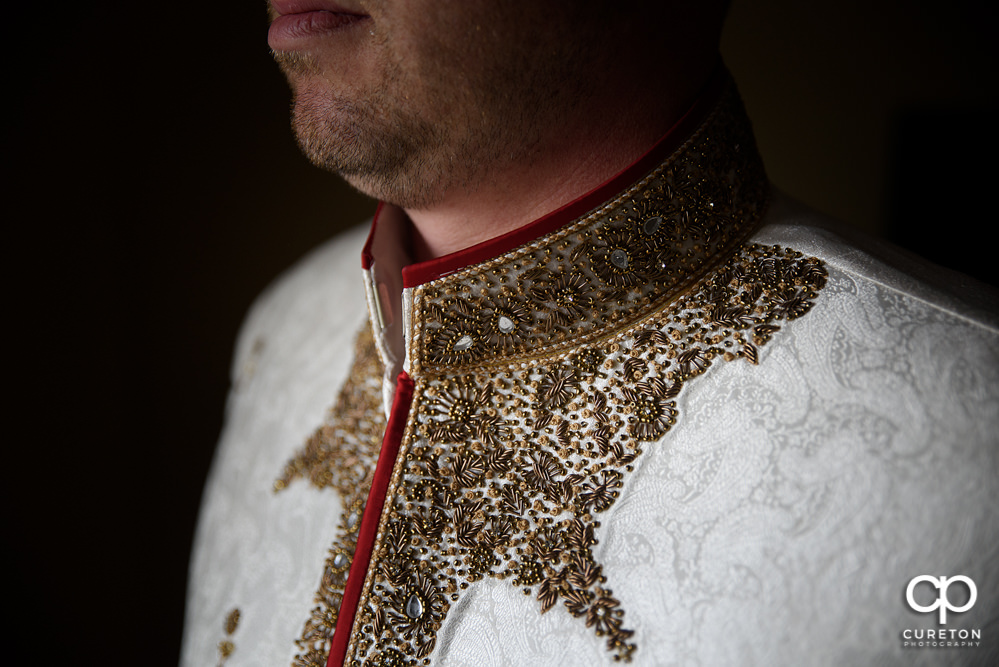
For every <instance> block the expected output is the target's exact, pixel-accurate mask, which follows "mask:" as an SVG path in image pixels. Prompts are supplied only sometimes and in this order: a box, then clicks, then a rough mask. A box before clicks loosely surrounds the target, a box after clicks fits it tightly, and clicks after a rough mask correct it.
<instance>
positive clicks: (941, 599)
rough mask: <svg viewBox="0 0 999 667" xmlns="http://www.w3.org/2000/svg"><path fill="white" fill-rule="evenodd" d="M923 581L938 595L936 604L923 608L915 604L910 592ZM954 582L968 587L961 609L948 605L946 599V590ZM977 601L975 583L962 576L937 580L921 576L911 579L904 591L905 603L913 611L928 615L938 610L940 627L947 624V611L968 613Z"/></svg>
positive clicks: (928, 576)
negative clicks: (965, 600)
mask: <svg viewBox="0 0 999 667" xmlns="http://www.w3.org/2000/svg"><path fill="white" fill-rule="evenodd" d="M924 581H925V582H928V583H930V584H931V585H933V586H934V587H935V588H936V589H937V591H939V593H938V594H937V600H936V602H934V603H933V604H931V605H927V606H925V607H924V606H923V605H920V604H917V603H916V601H915V599H913V597H912V591H914V590H915V588H916V586H918V585H919V584H920V583H922V582H924ZM955 581H961V582H964V585H965V586H967V587H968V601H967V602H966V603H965V604H964V606H963V607H955V606H954V605H952V604H951V603H950V600H948V599H947V588H948V587H950V585H951V584H952V583H954V582H955ZM977 599H978V588H976V587H975V582H973V581H972V580H971V579H969V578H968V577H966V576H964V575H963V574H959V575H958V576H956V577H940V578H939V579H938V578H936V577H931V576H930V575H928V574H921V575H919V576H918V577H913V578H912V580H911V581H909V585H908V586H907V587H906V589H905V601H906V602H908V603H909V606H910V607H912V608H913V609H914V610H916V611H918V612H921V613H923V614H928V613H930V612H931V611H933V610H935V609H939V610H940V625H944V624H945V623H947V611H948V610H949V611H953V612H957V613H961V612H962V611H968V610H969V609H971V608H972V607H974V606H975V600H977Z"/></svg>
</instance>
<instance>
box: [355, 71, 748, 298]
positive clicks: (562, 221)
mask: <svg viewBox="0 0 999 667" xmlns="http://www.w3.org/2000/svg"><path fill="white" fill-rule="evenodd" d="M728 81H729V75H728V72H727V71H726V70H725V69H724V68H723V67H719V68H718V69H717V70H716V71H715V73H714V74H713V75H712V77H711V79H710V80H709V81H708V83H707V85H706V86H705V87H704V90H703V91H702V93H701V94H700V96H699V97H698V98H697V101H695V102H694V104H693V105H692V106H691V107H690V109H688V110H687V113H685V114H684V115H683V117H681V118H680V120H678V121H677V122H676V124H674V125H673V127H671V128H670V129H669V131H668V132H667V133H666V134H665V135H664V136H663V137H662V138H661V139H660V140H659V141H658V142H656V144H655V145H654V146H652V148H650V149H649V150H648V151H647V152H646V153H645V154H644V155H643V156H641V157H640V158H638V160H636V161H635V162H634V163H632V164H631V165H630V166H628V167H626V168H625V169H624V170H623V171H621V172H620V173H619V174H617V175H616V176H614V177H612V178H611V179H610V180H608V181H606V182H605V183H604V184H603V185H600V186H598V187H597V188H595V189H594V190H591V191H590V192H588V193H586V194H585V195H583V196H581V197H580V198H579V199H576V200H575V201H572V202H569V203H568V204H566V205H565V206H563V207H561V208H558V209H556V210H554V211H552V212H551V213H548V214H547V215H545V216H543V217H541V218H538V219H537V220H535V221H534V222H531V223H528V224H526V225H524V226H522V227H518V228H517V229H514V230H513V231H510V232H507V233H506V234H503V235H502V236H497V237H496V238H493V239H489V240H488V241H483V242H482V243H478V244H476V245H474V246H471V247H469V248H465V249H464V250H459V251H457V252H453V253H451V254H448V255H444V256H443V257H438V258H436V259H431V260H428V261H426V262H420V263H418V264H410V265H409V266H405V267H403V268H402V284H403V287H404V288H406V287H418V286H419V285H422V284H424V283H428V282H430V281H431V280H436V279H437V278H441V277H443V276H446V275H448V274H451V273H454V272H456V271H460V270H462V269H464V268H465V267H468V266H471V265H474V264H478V263H480V262H485V261H487V260H490V259H492V258H494V257H498V256H500V255H502V254H504V253H506V252H509V251H511V250H513V249H514V248H517V247H520V246H522V245H524V244H526V243H530V242H531V241H533V240H535V239H538V238H540V237H542V236H545V235H547V234H551V233H552V232H554V231H556V230H558V229H560V228H561V227H563V226H565V225H567V224H569V223H570V222H573V221H574V220H578V219H579V218H581V217H582V216H584V215H585V214H586V213H589V212H590V211H592V210H593V209H595V208H597V207H598V206H600V205H601V204H603V203H604V202H606V201H608V200H609V199H611V198H612V197H613V196H614V195H616V194H617V193H619V192H622V191H624V190H625V189H626V188H627V187H628V186H630V185H631V184H633V183H635V182H637V181H638V180H639V179H641V178H642V177H643V176H645V175H646V174H648V173H649V172H650V171H652V170H653V169H654V168H655V167H657V166H658V165H659V164H661V163H662V162H663V161H664V160H666V158H667V157H669V156H670V155H671V154H672V153H673V152H675V151H676V150H677V149H678V148H680V147H681V146H682V145H683V143H684V142H685V141H687V139H689V138H690V136H691V135H692V134H693V133H694V131H695V130H696V129H697V128H698V127H699V126H700V124H701V123H702V122H703V121H704V119H705V118H707V116H708V115H709V114H710V113H711V110H712V109H713V108H714V107H715V105H716V104H717V103H718V99H719V98H720V97H721V94H722V92H723V91H724V90H725V86H726V84H727V83H728ZM385 208H386V205H385V204H384V203H381V202H380V203H379V204H378V208H377V209H376V211H375V217H374V220H373V221H372V224H371V232H370V233H369V234H368V240H367V242H366V243H365V244H364V250H363V251H362V253H361V266H362V267H363V268H364V269H365V270H369V269H370V268H371V267H372V265H373V264H374V255H373V254H372V250H371V248H372V245H373V244H374V239H375V229H376V228H377V226H378V219H379V216H380V215H381V214H382V211H383V210H384V209H385Z"/></svg>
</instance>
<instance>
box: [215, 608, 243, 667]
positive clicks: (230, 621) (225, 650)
mask: <svg viewBox="0 0 999 667" xmlns="http://www.w3.org/2000/svg"><path fill="white" fill-rule="evenodd" d="M238 626H239V609H233V610H232V611H230V612H229V613H228V614H227V615H226V617H225V625H224V626H223V629H224V630H225V634H226V636H227V637H232V635H233V633H235V632H236V628H237V627H238ZM235 650H236V645H235V644H233V643H232V639H223V640H222V641H220V642H219V662H218V667H222V665H224V664H225V661H226V660H228V659H229V656H231V655H232V654H233V652H234V651H235Z"/></svg>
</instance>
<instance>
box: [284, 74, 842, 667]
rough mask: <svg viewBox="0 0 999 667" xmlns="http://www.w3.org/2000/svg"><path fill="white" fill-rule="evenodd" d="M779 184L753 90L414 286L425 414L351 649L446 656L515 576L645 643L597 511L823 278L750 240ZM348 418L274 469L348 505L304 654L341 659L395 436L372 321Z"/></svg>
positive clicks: (395, 483)
mask: <svg viewBox="0 0 999 667" xmlns="http://www.w3.org/2000/svg"><path fill="white" fill-rule="evenodd" d="M767 193H768V186H767V183H766V178H765V175H764V173H763V170H762V166H761V164H760V162H759V158H758V156H757V155H756V151H755V147H754V145H753V139H752V135H751V132H750V130H749V127H748V122H747V121H746V120H745V116H744V112H743V111H742V109H741V103H740V102H739V101H738V97H737V95H736V94H735V92H734V90H732V91H729V93H728V94H727V98H726V99H724V100H723V102H722V103H720V105H719V108H718V109H717V110H716V111H715V113H714V114H713V115H712V117H711V118H710V119H709V120H708V121H707V122H706V123H705V124H704V125H703V126H702V128H701V129H700V130H699V131H698V132H697V133H696V134H695V135H694V136H693V137H692V138H691V139H690V140H689V141H688V142H687V143H686V144H685V145H684V146H683V147H682V148H681V149H680V150H679V151H677V153H676V154H675V155H674V156H671V157H670V159H668V160H667V161H666V162H665V163H664V164H663V165H661V166H660V167H659V168H658V169H656V170H655V171H653V172H652V173H651V174H650V175H649V176H648V177H646V178H645V179H643V180H642V181H641V182H639V183H638V184H636V185H635V186H633V187H632V188H630V189H629V190H628V191H626V192H625V193H623V194H622V195H620V196H618V197H616V198H615V199H613V200H612V201H610V202H608V203H607V204H606V205H604V206H602V207H600V208H599V209H597V210H595V211H594V212H592V213H591V214H589V215H587V216H584V217H583V218H581V219H580V220H578V221H577V222H575V223H572V224H570V225H568V226H567V227H565V228H563V229H562V230H559V231H557V232H555V233H553V234H550V235H548V236H546V237H545V238H543V239H539V240H538V241H537V242H534V243H531V244H528V245H526V246H524V247H522V248H520V249H518V250H516V251H513V252H511V253H508V254H506V255H504V256H502V257H499V258H497V259H496V260H493V261H489V262H486V263H483V264H480V265H477V266H474V267H471V268H469V269H467V270H464V271H461V272H458V273H455V274H451V275H449V276H446V277H444V278H441V279H439V280H436V281H433V282H431V283H428V284H426V285H423V286H421V287H418V288H415V289H414V292H413V304H414V307H413V310H414V313H415V323H414V326H415V328H414V331H413V340H412V342H411V345H412V354H413V359H412V370H411V375H412V377H413V378H414V381H415V383H416V387H415V392H414V400H413V405H412V406H411V410H410V420H409V423H408V425H407V428H406V433H405V435H404V437H403V442H402V444H401V447H400V455H399V457H398V459H397V461H396V465H395V469H394V471H393V475H392V482H391V485H390V490H389V498H388V499H387V500H386V504H385V512H384V514H383V516H382V517H381V519H380V524H379V530H378V535H377V538H376V544H375V548H374V551H373V553H372V559H371V565H370V566H369V569H368V572H367V575H366V578H365V583H364V588H363V591H362V595H361V600H360V603H359V606H358V611H357V616H356V619H355V624H354V627H353V629H352V635H351V638H350V644H349V646H348V649H347V656H348V663H350V664H352V665H358V666H360V665H362V664H364V665H415V664H420V663H422V664H429V655H430V654H431V653H432V651H433V650H434V648H435V646H436V641H437V632H438V631H439V629H440V628H441V626H442V624H443V622H444V620H445V619H446V617H447V614H448V613H449V611H450V609H451V605H452V604H453V603H455V602H456V601H458V600H459V599H460V596H461V591H463V590H465V589H467V588H468V586H470V585H474V582H476V581H478V580H480V579H483V578H485V577H493V578H496V579H509V580H510V581H511V582H512V583H513V585H515V586H517V587H520V588H522V589H523V591H524V592H525V594H528V595H533V596H534V597H535V598H536V599H537V600H538V602H539V604H540V611H541V612H542V613H546V612H548V611H549V610H551V609H553V608H555V607H556V606H559V603H560V602H561V606H562V607H564V609H565V612H559V613H569V614H571V615H573V616H575V617H578V618H579V619H580V622H581V623H583V624H584V625H585V627H587V628H591V629H592V631H593V632H594V633H595V634H596V635H597V636H600V637H604V638H606V642H607V647H608V649H609V650H610V651H612V652H613V654H614V656H615V658H616V659H623V660H628V659H630V657H631V655H632V653H633V652H634V651H635V650H636V644H635V643H634V642H632V641H631V639H632V634H633V632H632V630H630V629H628V628H627V627H625V612H624V609H623V606H622V602H621V601H620V600H619V599H617V598H616V597H615V595H614V593H613V590H612V588H611V587H610V586H608V578H607V576H606V575H605V574H604V572H603V566H602V565H601V564H600V563H599V562H598V561H597V559H596V557H595V556H594V551H593V549H594V547H595V546H596V545H597V544H598V541H597V537H596V530H597V529H598V528H599V527H600V521H599V520H598V518H599V516H600V515H601V514H602V513H604V512H607V511H608V510H609V509H610V508H611V507H612V506H613V505H614V503H615V501H616V500H617V498H618V497H620V495H621V494H622V493H623V491H624V489H625V488H626V485H627V484H628V477H629V476H628V473H630V472H632V471H633V469H634V464H635V462H636V459H637V458H638V457H639V455H640V454H641V453H642V447H643V446H647V443H650V442H655V441H658V440H659V439H660V438H662V437H663V436H664V434H666V433H667V432H668V431H669V430H670V428H672V426H673V425H674V424H675V423H676V420H677V419H678V417H679V409H678V407H677V403H676V399H677V397H678V396H679V395H680V392H681V390H682V388H683V386H684V385H685V383H686V382H687V381H689V380H691V379H693V378H695V377H697V376H698V375H700V374H702V373H704V372H706V371H707V370H708V369H709V368H710V366H711V365H712V363H714V362H715V361H717V360H719V359H723V360H727V361H731V360H734V359H737V358H740V357H741V358H743V359H746V360H747V361H749V362H750V363H753V364H755V363H757V362H758V361H759V354H760V353H759V348H760V347H761V346H763V345H765V344H766V343H767V341H768V340H769V339H770V338H771V336H772V335H773V334H774V333H775V332H776V331H778V330H779V329H780V327H781V323H782V321H784V320H792V319H794V318H796V317H799V316H801V315H803V314H805V313H806V312H807V311H808V309H809V308H810V307H811V304H812V303H813V301H814V299H815V297H816V295H817V291H818V290H819V289H821V288H822V286H823V285H824V283H825V276H826V273H825V269H824V267H823V266H822V264H821V262H819V261H818V260H816V259H813V258H805V257H802V256H801V255H800V253H797V252H795V251H793V250H791V249H780V248H776V247H773V248H767V247H761V246H756V245H751V246H740V244H741V243H743V241H744V240H745V238H746V237H747V236H748V235H749V234H750V233H751V232H752V230H753V229H754V228H755V226H756V224H757V223H758V221H759V218H760V216H761V215H762V212H763V210H764V209H765V207H766V200H767V196H768V194H767ZM357 355H358V359H357V361H356V362H355V368H354V370H353V371H352V373H351V376H350V380H349V381H348V383H347V384H346V385H345V387H344V389H343V391H342V392H341V395H340V398H339V399H338V402H337V405H336V407H335V408H334V410H333V413H332V416H331V418H330V419H329V420H328V422H327V424H326V425H325V426H323V427H322V428H321V429H320V430H319V431H318V432H317V433H316V435H315V436H313V438H312V439H311V440H310V441H309V443H308V444H307V446H306V448H305V450H304V451H303V452H302V453H301V454H299V455H298V456H297V457H296V458H295V459H294V460H293V461H291V462H290V463H289V464H288V466H287V468H286V470H285V473H284V475H283V477H282V478H281V479H280V480H278V482H277V483H276V484H275V487H276V488H277V489H280V488H283V487H284V486H285V485H287V484H288V483H290V482H291V481H292V480H293V479H295V478H297V477H308V478H309V479H310V481H311V482H312V483H313V484H314V485H315V486H317V487H319V488H325V487H327V486H332V487H334V488H336V489H337V490H338V491H339V492H340V493H341V495H342V496H343V498H344V507H345V508H346V509H345V513H344V517H343V519H342V520H341V525H340V529H341V531H342V533H343V537H341V538H340V539H338V540H337V542H336V543H334V545H333V547H332V548H331V550H330V554H329V558H328V559H327V561H326V567H325V571H324V574H323V579H322V584H321V586H320V589H319V591H318V593H317V595H316V602H317V606H316V607H315V608H314V609H313V612H312V616H311V618H310V619H309V621H308V622H307V623H306V626H305V629H304V631H303V635H302V637H301V639H299V640H298V641H297V644H298V646H299V648H300V649H301V650H302V651H303V652H302V653H300V654H299V655H298V656H296V659H295V663H294V664H295V665H296V666H299V667H304V666H306V665H309V666H311V665H316V666H321V665H325V660H326V655H327V654H328V651H329V637H330V634H331V633H332V630H333V627H334V624H335V622H336V613H337V610H338V608H339V604H340V600H341V598H342V591H343V586H344V584H345V580H346V576H347V570H348V569H349V564H350V560H351V559H352V558H353V555H354V548H355V545H356V530H357V527H358V523H359V518H360V513H361V511H362V510H363V504H364V500H365V499H366V494H367V490H368V488H369V487H370V484H371V475H372V473H373V469H374V465H375V462H376V460H377V453H378V447H379V444H380V442H381V437H382V433H383V431H384V427H385V425H384V418H383V416H382V411H381V384H380V382H381V372H380V368H379V367H378V361H377V356H376V354H375V352H374V349H373V343H372V341H371V336H370V333H365V334H364V335H362V336H361V337H360V338H359V340H358V352H357Z"/></svg>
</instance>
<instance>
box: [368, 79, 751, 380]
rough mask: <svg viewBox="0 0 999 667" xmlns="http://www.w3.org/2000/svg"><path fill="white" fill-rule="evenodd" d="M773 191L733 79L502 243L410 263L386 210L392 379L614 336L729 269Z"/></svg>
mask: <svg viewBox="0 0 999 667" xmlns="http://www.w3.org/2000/svg"><path fill="white" fill-rule="evenodd" d="M768 192H769V187H768V183H767V180H766V175H765V173H764V171H763V166H762V162H761V161H760V158H759V155H758V153H757V151H756V146H755V142H754V140H753V135H752V131H751V128H750V125H749V121H748V118H747V117H746V114H745V111H744V109H743V107H742V103H741V101H740V99H739V96H738V93H737V91H736V90H735V86H734V84H733V83H732V82H731V80H730V78H729V77H728V75H727V73H725V72H723V71H722V72H720V73H719V74H718V75H716V76H715V77H714V79H713V80H712V82H711V83H710V84H709V86H708V87H707V89H706V90H705V92H704V93H703V94H702V95H701V96H700V98H699V99H698V101H697V102H696V103H695V104H694V105H693V107H692V108H691V109H690V110H689V111H688V112H687V113H686V114H685V115H684V116H683V118H682V119H681V120H680V121H679V122H678V123H677V124H676V125H675V126H674V127H673V128H672V129H671V130H670V132H669V133H667V135H666V136H664V137H663V138H662V139H661V140H660V141H659V142H658V143H657V144H656V145H655V146H654V147H653V148H652V149H651V150H650V151H649V152H648V153H646V154H645V155H644V156H642V157H641V158H640V159H639V160H638V161H636V162H635V163H634V164H632V165H631V166H629V167H628V168H627V169H625V170H624V171H622V172H621V173H620V174H618V175H617V176H615V177H614V178H612V179H611V180H609V181H607V182H606V183H605V184H603V185H601V186H600V187H598V188H596V189H595V190H593V191H592V192H590V193H588V194H586V195H584V196H583V197H580V198H579V199H577V200H575V201H573V202H571V203H569V204H567V205H566V206H564V207H562V208H560V209H558V210H556V211H553V212H552V213H550V214H548V215H546V216H544V217H542V218H540V219H538V220H536V221H534V222H532V223H530V224H528V225H525V226H523V227H520V228H518V229H516V230H514V231H512V232H509V233H507V234H504V235H502V236H500V237H497V238H495V239H491V240H489V241H486V242H484V243H480V244H478V245H476V246H473V247H471V248H468V249H466V250H462V251H460V252H456V253H452V254H450V255H446V256H444V257H440V258H437V259H434V260H431V261H428V262H423V263H419V264H408V253H407V252H406V251H405V248H407V247H408V241H409V223H408V220H407V219H406V216H405V214H404V213H403V212H402V211H401V210H400V209H398V208H395V207H392V206H387V205H386V206H381V207H379V210H378V212H377V214H376V216H375V221H374V224H373V227H372V232H371V235H370V237H369V239H368V243H367V245H366V247H365V250H364V255H363V267H364V269H365V273H366V274H367V278H368V280H367V281H366V282H367V284H368V295H369V306H370V308H371V315H372V323H373V324H374V329H375V331H376V332H379V333H380V334H381V335H380V336H378V338H380V339H381V341H380V344H379V348H380V351H381V354H382V358H383V362H385V363H386V371H387V375H392V376H394V374H395V372H397V371H398V370H401V369H402V368H405V370H406V371H407V372H408V373H409V374H410V375H413V376H415V375H417V374H419V373H423V372H430V373H436V372H444V371H453V370H459V369H465V368H469V369H470V368H473V367H478V366H481V365H496V364H509V363H512V362H517V363H524V362H527V361H529V360H530V359H533V358H538V357H542V356H547V355H551V354H558V353H559V352H560V351H561V350H564V349H567V348H568V347H569V346H570V345H577V344H580V343H585V342H588V341H593V340H597V339H600V338H602V337H606V336H608V335H612V334H613V333H614V332H616V331H619V330H621V328H622V327H627V326H630V325H632V324H634V323H635V322H637V321H639V320H641V319H643V318H645V317H648V316H649V315H650V314H651V313H654V312H656V311H658V310H660V309H661V308H663V307H664V306H666V305H668V304H669V303H671V302H672V301H673V300H674V299H675V298H676V297H677V296H679V295H680V294H682V293H684V292H685V291H686V290H688V289H689V288H690V287H691V286H692V285H693V284H694V283H695V282H697V281H698V280H700V279H701V278H702V277H703V276H704V275H705V274H706V273H707V271H709V270H710V269H711V268H713V267H715V266H717V265H718V264H719V263H720V262H722V261H724V260H725V259H727V258H728V257H729V256H730V255H731V253H732V252H733V251H734V250H735V248H736V247H737V246H738V245H739V244H740V243H741V242H742V241H743V240H745V239H746V237H747V236H748V235H749V234H750V233H751V232H752V231H753V230H754V229H755V227H756V226H757V224H758V222H759V220H760V218H761V217H762V215H763V212H764V210H765V208H766V203H767V197H768ZM403 337H404V338H405V344H403Z"/></svg>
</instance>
